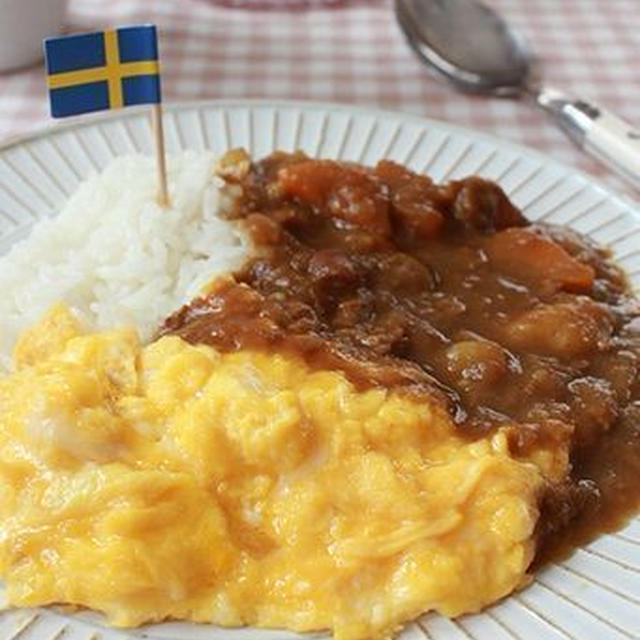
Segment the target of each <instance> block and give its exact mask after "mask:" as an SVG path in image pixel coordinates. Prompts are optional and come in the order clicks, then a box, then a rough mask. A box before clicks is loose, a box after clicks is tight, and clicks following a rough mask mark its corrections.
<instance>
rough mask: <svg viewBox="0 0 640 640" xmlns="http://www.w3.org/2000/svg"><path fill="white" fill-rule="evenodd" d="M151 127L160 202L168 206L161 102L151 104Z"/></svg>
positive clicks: (162, 205)
mask: <svg viewBox="0 0 640 640" xmlns="http://www.w3.org/2000/svg"><path fill="white" fill-rule="evenodd" d="M151 129H152V131H153V137H154V139H155V146H156V160H157V164H158V204H159V205H160V206H161V207H168V206H169V188H168V186H167V161H166V157H165V151H164V129H163V127H162V105H161V104H160V103H157V104H153V105H151Z"/></svg>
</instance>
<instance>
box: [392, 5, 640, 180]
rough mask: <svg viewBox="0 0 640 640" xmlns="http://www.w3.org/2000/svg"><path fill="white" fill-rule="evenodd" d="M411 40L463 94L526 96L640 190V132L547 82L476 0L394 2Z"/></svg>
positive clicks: (522, 45)
mask: <svg viewBox="0 0 640 640" xmlns="http://www.w3.org/2000/svg"><path fill="white" fill-rule="evenodd" d="M395 8H396V17H397V19H398V23H399V24H400V27H401V28H402V30H403V31H404V33H405V35H406V36H407V39H408V41H409V44H410V45H411V47H412V49H413V50H414V51H415V53H416V54H417V55H418V57H419V58H420V59H421V60H422V61H423V62H425V63H426V64H427V65H429V67H431V68H432V69H434V70H435V71H437V72H438V73H439V74H440V75H442V76H444V77H445V78H447V79H448V80H449V81H450V82H452V83H453V84H454V85H455V86H456V87H458V88H459V89H462V90H463V91H471V92H477V93H487V94H493V95H500V96H512V97H516V98H518V97H527V98H529V100H531V101H533V102H534V103H535V104H537V105H538V106H539V107H541V108H543V109H544V110H545V111H547V112H549V113H550V114H551V115H552V116H553V118H554V120H555V121H556V123H557V124H558V125H559V126H560V127H561V128H562V129H564V131H565V132H566V133H567V135H568V136H569V138H571V140H573V141H574V142H575V143H576V144H577V145H578V146H579V147H580V148H582V149H584V150H585V151H587V152H589V153H590V154H591V155H593V156H595V157H596V158H598V159H599V160H600V161H602V162H603V163H605V164H606V165H608V166H609V167H610V168H612V169H614V170H615V171H617V172H618V173H620V175H622V176H623V177H624V178H626V179H627V180H628V181H629V182H631V184H632V185H633V186H634V187H635V188H636V189H640V131H638V130H637V129H635V128H634V127H632V126H631V125H630V124H628V123H627V122H625V121H624V120H622V119H620V118H618V117H617V116H614V115H613V114H612V113H611V112H609V111H607V110H605V109H603V108H602V107H599V106H596V105H594V104H590V103H588V102H585V101H583V100H575V99H573V98H571V97H569V96H567V95H565V94H563V93H562V92H560V91H558V90H556V89H553V88H551V87H548V86H544V85H543V84H542V83H541V81H540V79H539V78H538V77H537V76H536V73H535V67H534V64H533V56H532V54H531V51H530V50H529V48H528V46H527V44H526V42H525V41H524V39H523V38H522V37H521V36H520V35H519V34H518V33H517V32H516V31H514V30H513V29H511V28H509V25H507V23H506V22H505V21H504V20H502V19H501V18H500V16H498V15H497V14H496V13H495V12H494V11H492V10H491V9H489V8H488V7H485V6H484V5H482V4H480V3H479V2H477V1H476V0H395Z"/></svg>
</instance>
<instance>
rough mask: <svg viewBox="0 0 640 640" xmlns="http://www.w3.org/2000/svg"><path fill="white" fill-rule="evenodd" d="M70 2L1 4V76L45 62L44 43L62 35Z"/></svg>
mask: <svg viewBox="0 0 640 640" xmlns="http://www.w3.org/2000/svg"><path fill="white" fill-rule="evenodd" d="M66 4H67V0H0V73H1V72H3V71H8V70H10V69H17V68H19V67H24V66H26V65H28V64H34V63H35V62H38V61H39V60H41V59H42V39H43V38H46V37H47V36H55V35H57V34H58V33H60V24H61V23H62V19H63V17H64V11H65V7H66Z"/></svg>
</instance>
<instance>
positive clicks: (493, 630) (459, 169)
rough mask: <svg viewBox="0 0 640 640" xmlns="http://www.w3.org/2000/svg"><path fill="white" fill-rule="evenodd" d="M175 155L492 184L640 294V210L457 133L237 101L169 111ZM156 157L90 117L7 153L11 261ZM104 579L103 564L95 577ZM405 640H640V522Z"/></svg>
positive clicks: (0, 156)
mask: <svg viewBox="0 0 640 640" xmlns="http://www.w3.org/2000/svg"><path fill="white" fill-rule="evenodd" d="M165 112H166V116H165V130H166V136H167V143H168V150H169V152H172V151H177V150H180V149H185V148H195V149H203V148H209V149H213V150H214V151H216V152H222V151H224V150H226V149H229V148H232V147H237V146H244V147H246V148H247V149H249V150H250V151H251V153H252V154H253V155H254V156H257V157H259V156H262V155H265V154H267V153H269V152H270V151H272V150H274V149H285V150H293V149H303V150H305V151H306V152H307V153H309V154H311V155H313V156H324V157H330V158H339V159H345V160H355V161H358V162H364V163H374V162H375V161H377V160H378V159H380V158H383V157H388V158H392V159H394V160H398V161H399V162H402V163H405V164H408V165H409V166H410V167H412V168H414V169H416V170H418V171H424V172H428V173H429V174H430V175H431V176H433V177H434V178H435V179H436V180H444V179H447V178H455V177H462V176H465V175H469V174H480V175H483V176H486V177H488V178H491V179H493V180H496V181H497V182H499V183H500V184H501V185H502V186H503V188H504V189H505V191H506V192H507V194H509V196H510V197H511V198H512V199H513V200H514V201H515V203H516V204H517V205H518V206H520V207H521V208H522V209H523V210H524V212H525V214H526V215H527V216H528V217H529V218H530V219H533V220H540V219H544V220H545V221H548V222H555V223H561V224H568V225H570V226H572V227H574V228H575V229H577V230H578V231H582V232H584V233H587V234H589V235H591V236H592V237H593V238H594V239H595V240H597V241H598V242H600V243H601V244H604V245H608V246H610V247H611V248H612V249H613V251H614V252H615V256H616V258H617V260H618V261H619V263H620V264H621V265H623V266H624V267H625V268H626V270H627V273H628V274H629V275H630V277H631V280H632V282H633V286H634V289H635V290H636V292H638V291H640V212H639V211H638V210H637V208H635V210H634V205H633V204H632V203H630V202H628V201H625V200H622V199H620V198H618V197H616V196H614V195H613V194H611V193H610V192H608V191H607V190H605V189H604V188H602V187H601V186H599V185H597V184H595V183H594V182H593V181H591V180H590V179H589V178H587V177H586V176H584V175H581V174H579V173H576V172H575V171H573V170H572V169H570V168H568V167H565V166H562V165H560V164H557V163H555V162H554V161H553V160H552V159H550V158H548V157H546V156H543V155H541V154H539V153H536V152H534V151H531V150H529V149H525V148H522V147H517V146H515V145H512V144H508V143H505V142H502V141H500V140H497V139H495V138H491V137H488V136H485V135H481V134H478V133H474V132H472V131H468V130H465V129H461V128H458V127H455V126H452V125H448V124H444V123H441V122H434V121H430V120H424V119H419V118H414V117H410V116H405V115H401V114H393V113H385V112H380V111H372V110H367V109H358V108H352V107H338V106H331V105H315V104H305V103H287V102H278V103H272V102H261V101H246V100H243V101H226V102H208V103H201V104H187V105H175V106H169V107H167V108H166V109H165ZM134 151H143V152H146V153H151V151H152V139H151V132H150V128H149V123H148V119H147V113H146V111H143V110H127V111H123V112H115V113H107V114H106V115H103V116H92V117H89V118H86V119H80V120H76V121H71V122H70V123H65V124H63V125H62V126H61V127H58V128H55V129H50V130H48V131H44V132H42V133H40V134H36V135H34V136H31V137H28V138H23V139H18V140H15V141H13V142H12V143H10V144H9V145H8V146H5V147H4V148H1V149H0V254H2V253H4V252H5V251H7V250H8V248H9V247H11V245H12V244H13V243H14V242H15V241H16V240H17V239H19V238H21V237H23V236H25V235H26V234H27V233H28V232H29V230H30V229H31V227H32V226H33V224H34V223H35V222H36V221H37V220H38V219H40V218H42V217H44V216H48V215H52V213H53V212H54V211H55V210H56V208H57V207H58V206H59V205H60V204H61V203H62V202H64V201H65V199H66V198H67V197H68V196H69V194H70V193H71V192H72V191H73V190H74V189H75V188H76V186H77V184H78V182H79V181H80V180H81V179H83V178H84V177H86V176H87V175H89V174H90V173H91V172H93V171H96V170H98V169H100V168H102V167H104V166H105V165H106V164H107V163H108V162H109V161H110V160H111V159H112V158H113V157H114V156H116V155H120V154H125V153H131V152H134ZM96 570H97V571H99V570H100V569H99V567H96ZM139 637H146V638H163V639H168V638H170V639H172V640H204V639H205V638H206V639H207V640H222V639H225V640H276V639H277V640H284V639H285V638H296V637H300V636H295V635H294V634H290V633H284V632H276V631H259V630H252V629H236V630H229V629H226V630H220V629H216V628H214V627H210V626H195V625H187V624H177V623H172V624H163V625H155V626H153V627H147V628H146V629H144V630H138V631H136V632H123V631H119V630H113V629H107V628H106V627H104V626H103V625H102V624H101V622H100V619H99V617H97V616H95V615H93V614H90V613H83V614H79V615H75V616H67V615H64V614H62V613H59V612H55V611H51V610H46V609H38V610H33V611H25V610H21V611H8V612H6V613H3V614H0V640H13V639H16V640H18V639H19V640H63V639H64V640H124V639H128V640H131V639H133V638H139ZM402 638H403V640H423V639H427V640H429V639H432V640H629V638H640V519H636V520H634V521H633V522H631V523H630V524H629V525H628V526H627V527H626V528H625V529H624V530H622V531H620V532H617V533H615V534H612V535H606V536H602V537H601V538H599V539H598V540H596V541H595V542H593V543H591V544H590V545H589V546H587V547H585V548H583V549H578V550H576V551H575V552H574V553H573V554H572V555H571V557H570V558H568V559H566V560H564V561H562V562H560V563H557V564H554V565H552V566H548V567H546V568H545V569H544V570H543V571H541V572H539V573H538V575H537V576H536V579H535V581H534V582H533V584H531V585H530V586H529V587H528V588H526V589H525V590H523V591H521V592H519V593H517V594H515V595H512V596H511V597H509V598H507V599H505V600H504V601H502V602H500V603H499V604H497V605H495V606H493V607H491V608H489V609H487V610H486V611H484V612H483V613H481V614H478V615H472V616H465V617H463V618H460V619H458V620H456V621H450V620H447V619H445V618H442V617H440V616H437V615H427V616H424V617H423V618H422V619H421V620H420V621H418V622H417V623H414V624H412V625H410V626H409V627H408V628H407V629H406V630H405V632H404V634H403V635H402Z"/></svg>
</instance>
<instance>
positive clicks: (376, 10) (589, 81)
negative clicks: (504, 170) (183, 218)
mask: <svg viewBox="0 0 640 640" xmlns="http://www.w3.org/2000/svg"><path fill="white" fill-rule="evenodd" d="M234 1H236V2H238V1H239V0H234ZM245 1H246V0H245ZM252 1H253V2H255V1H256V0H252ZM277 3H278V0H275V1H274V0H271V4H277ZM227 4H233V3H230V2H228V0H227ZM266 4H269V2H266ZM316 4H317V0H316ZM334 4H335V3H334ZM337 4H338V6H335V7H333V8H323V9H322V8H321V9H313V10H293V11H279V10H247V9H235V8H228V7H226V8H225V7H220V6H216V3H215V2H212V1H210V0H153V2H150V1H149V0H109V1H108V2H105V1H104V0H71V1H70V3H69V9H68V15H67V19H66V25H65V26H66V27H68V28H69V29H70V30H73V31H78V30H79V31H87V30H96V29H101V28H104V27H107V26H114V25H122V24H131V23H140V22H154V23H156V24H157V25H158V27H159V29H160V37H161V40H160V53H161V61H162V69H163V76H162V79H163V93H164V100H165V102H175V101H180V100H193V99H207V98H242V97H246V98H278V99H283V98H292V99H302V100H317V101H331V102H342V103H352V104H358V105H361V106H372V107H382V108H386V109H393V110H398V111H403V112H406V113H411V114H417V115H423V116H428V117H431V118H436V119H441V120H446V121H449V122H454V123H456V124H459V125H462V126H466V127H471V128H474V129H478V130H482V131H484V132H487V133H492V134H495V135H497V136H500V137H503V138H507V139H510V140H512V141H515V142H519V143H523V144H525V145H529V146H531V147H534V148H536V149H538V150H541V151H544V152H546V153H548V154H549V155H551V156H553V157H554V158H555V159H557V160H561V161H564V162H566V163H567V164H569V165H572V166H574V167H577V168H579V169H581V170H583V171H585V172H587V173H590V174H591V175H593V176H596V177H597V178H598V179H599V180H600V181H601V182H602V183H604V184H605V185H607V186H609V187H610V188H611V189H612V190H614V191H616V192H618V193H621V194H625V195H627V196H629V197H631V198H633V199H635V198H637V194H634V193H633V192H632V190H631V189H630V188H629V187H627V186H626V185H624V183H622V182H621V180H620V179H618V178H616V176H614V175H612V174H611V173H610V172H609V171H608V170H607V169H605V168H603V167H602V166H600V165H599V164H598V163H596V162H595V161H592V160H591V159H589V158H588V157H587V156H586V155H584V154H583V153H582V152H581V151H579V150H578V149H577V148H575V147H573V146H572V144H571V143H570V142H569V141H568V139H567V138H566V137H565V135H564V134H563V133H562V132H561V131H560V130H559V129H557V128H556V126H555V125H554V124H553V122H552V121H551V119H550V118H549V117H548V116H547V115H546V114H545V113H543V112H542V111H539V110H537V109H535V108H534V107H532V106H530V105H528V104H526V103H524V102H519V101H516V100H511V99H504V98H495V97H484V96H469V95H464V94H460V93H457V92H456V91H455V90H454V89H453V88H452V87H450V86H449V85H446V84H443V83H442V82H441V81H439V80H437V79H435V78H434V77H433V76H431V75H430V74H429V73H428V72H427V71H426V69H425V68H424V67H423V66H422V65H421V64H420V63H419V62H418V61H417V60H416V59H415V58H414V56H413V54H412V53H411V51H410V50H409V48H408V47H407V45H406V42H405V40H404V38H403V36H402V35H401V33H400V31H399V28H398V26H397V25H396V22H395V19H394V17H393V2H392V0H343V1H342V2H338V3H337ZM489 4H491V5H492V6H494V8H496V9H498V10H499V11H500V12H501V13H502V14H503V15H504V16H505V18H507V19H508V20H509V21H510V22H512V23H513V24H514V25H515V26H516V27H517V28H518V29H519V30H520V31H521V32H522V33H523V34H524V35H525V37H526V38H528V40H529V43H530V45H531V46H532V48H533V49H534V51H535V52H536V54H537V57H538V58H539V62H540V67H541V71H542V73H543V75H544V77H545V79H546V80H548V82H549V84H551V85H554V86H556V87H558V88H562V89H563V90H566V91H567V92H570V93H572V94H574V95H576V96H579V97H580V98H583V99H588V100H593V101H596V102H599V103H600V104H602V105H603V106H606V107H608V108H609V109H611V110H612V111H613V112H614V113H617V114H618V115H620V116H622V117H624V118H625V119H627V120H628V121H629V122H631V123H633V124H636V125H638V124H640V0H534V1H532V0H492V1H490V3H489ZM51 123H52V120H51V119H50V118H49V116H48V107H47V99H46V92H45V82H44V76H43V68H42V65H38V66H34V67H31V68H29V69H25V70H21V71H18V72H14V73H10V74H5V75H2V74H0V143H1V141H2V140H3V139H5V138H6V137H8V136H10V135H13V134H17V133H22V132H25V131H28V130H31V129H34V128H38V127H42V126H46V125H49V124H51Z"/></svg>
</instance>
